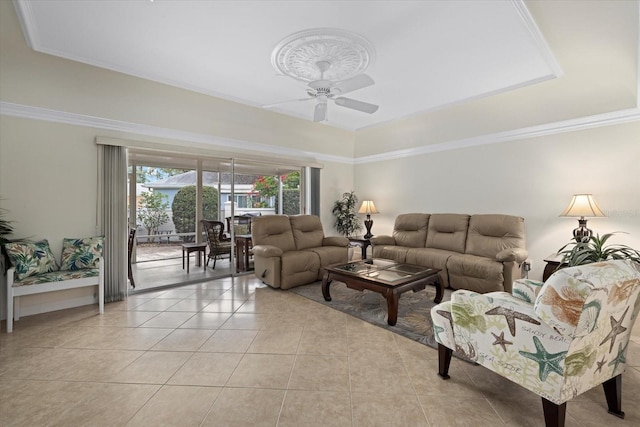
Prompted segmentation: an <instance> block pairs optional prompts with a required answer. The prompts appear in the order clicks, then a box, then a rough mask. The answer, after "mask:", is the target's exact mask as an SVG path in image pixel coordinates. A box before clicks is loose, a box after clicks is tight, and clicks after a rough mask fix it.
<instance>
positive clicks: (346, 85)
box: [331, 74, 375, 95]
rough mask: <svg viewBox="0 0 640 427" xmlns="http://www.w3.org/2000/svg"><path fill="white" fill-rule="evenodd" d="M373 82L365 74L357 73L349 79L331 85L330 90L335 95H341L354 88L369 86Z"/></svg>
mask: <svg viewBox="0 0 640 427" xmlns="http://www.w3.org/2000/svg"><path fill="white" fill-rule="evenodd" d="M374 83H375V82H374V81H373V79H372V78H371V77H369V75H367V74H358V75H357V76H354V77H351V78H350V79H347V80H344V81H342V82H340V83H337V84H336V85H335V86H332V87H331V92H333V93H335V94H336V95H342V94H345V93H348V92H353V91H354V90H358V89H362V88H363V87H367V86H371V85H372V84H374Z"/></svg>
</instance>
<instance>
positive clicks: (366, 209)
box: [358, 200, 380, 239]
mask: <svg viewBox="0 0 640 427" xmlns="http://www.w3.org/2000/svg"><path fill="white" fill-rule="evenodd" d="M358 213H361V214H362V213H363V214H367V219H365V220H364V226H365V227H366V228H367V234H365V235H364V238H365V239H369V238H371V237H373V234H371V227H372V226H373V220H372V219H371V214H377V213H380V212H378V209H376V205H374V204H373V202H372V201H371V200H365V201H363V202H362V206H360V209H359V210H358Z"/></svg>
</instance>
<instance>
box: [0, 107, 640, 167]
mask: <svg viewBox="0 0 640 427" xmlns="http://www.w3.org/2000/svg"><path fill="white" fill-rule="evenodd" d="M0 114H1V115H5V116H12V117H21V118H26V119H32V120H42V121H47V122H54V123H63V124H69V125H75V126H82V127H90V128H95V129H102V130H110V131H116V132H124V133H129V134H136V135H144V136H150V137H154V138H164V139H170V140H178V141H186V142H194V143H201V144H206V145H210V146H215V147H216V148H227V149H231V150H233V151H238V150H250V151H256V152H259V153H264V154H267V155H269V156H272V157H273V156H279V155H281V156H286V157H291V156H294V157H300V158H307V159H308V158H314V159H316V160H317V161H325V162H332V163H344V164H365V163H374V162H383V161H387V160H394V159H400V158H404V157H412V156H419V155H424V154H429V153H437V152H440V151H448V150H457V149H460V148H469V147H477V146H480V145H489V144H497V143H503V142H508V141H517V140H521V139H528V138H537V137H541V136H546V135H552V134H558V133H565V132H575V131H579V130H584V129H591V128H596V127H602V126H611V125H617V124H622V123H628V122H633V121H638V120H640V108H629V109H625V110H619V111H613V112H610V113H603V114H596V115H593V116H586V117H580V118H577V119H571V120H563V121H559V122H554V123H547V124H544V125H539V126H531V127H526V128H521V129H516V130H511V131H506V132H498V133H493V134H488V135H481V136H477V137H472V138H465V139H458V140H452V141H446V142H441V143H438V144H431V145H425V146H421V147H416V148H408V149H404V150H395V151H388V152H385V153H380V154H374V155H371V156H362V157H357V158H350V157H345V156H335V155H330V154H324V153H315V152H310V151H303V150H296V149H293V148H286V147H280V146H275V145H267V144H260V143H255V142H248V141H242V140H237V139H231V138H220V137H215V136H211V135H207V134H201V133H195V132H187V131H182V130H177V129H169V128H161V127H158V126H149V125H143V124H139V123H131V122H125V121H120V120H113V119H105V118H101V117H94V116H88V115H85V114H77V113H69V112H66V111H59V110H52V109H48V108H41V107H33V106H29V105H22V104H16V103H12V102H6V101H0Z"/></svg>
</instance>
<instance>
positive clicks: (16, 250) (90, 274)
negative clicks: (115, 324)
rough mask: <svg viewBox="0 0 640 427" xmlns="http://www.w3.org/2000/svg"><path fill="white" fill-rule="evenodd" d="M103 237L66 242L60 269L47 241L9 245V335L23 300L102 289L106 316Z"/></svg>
mask: <svg viewBox="0 0 640 427" xmlns="http://www.w3.org/2000/svg"><path fill="white" fill-rule="evenodd" d="M103 244H104V238H103V237H102V236H98V237H89V238H84V239H64V241H63V248H62V258H61V265H60V266H58V264H57V262H56V260H55V258H54V256H53V254H52V252H51V249H50V248H49V242H48V241H47V240H41V241H39V242H13V243H7V244H6V245H5V248H6V250H7V254H8V255H9V260H10V261H11V264H12V267H11V268H9V270H8V272H7V333H11V332H12V331H13V321H14V320H15V321H17V320H20V297H21V296H23V295H34V294H40V293H44V292H54V291H61V290H65V289H74V288H81V287H86V286H97V287H98V304H99V307H100V314H102V313H104V260H103V258H102V247H103Z"/></svg>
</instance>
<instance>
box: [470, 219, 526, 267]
mask: <svg viewBox="0 0 640 427" xmlns="http://www.w3.org/2000/svg"><path fill="white" fill-rule="evenodd" d="M524 247H525V236H524V218H520V217H517V216H511V215H472V216H471V219H470V220H469V233H468V236H467V248H466V252H465V253H467V254H470V255H477V256H481V257H487V258H491V259H495V258H496V255H497V254H498V252H500V251H502V250H504V249H508V248H524Z"/></svg>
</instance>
